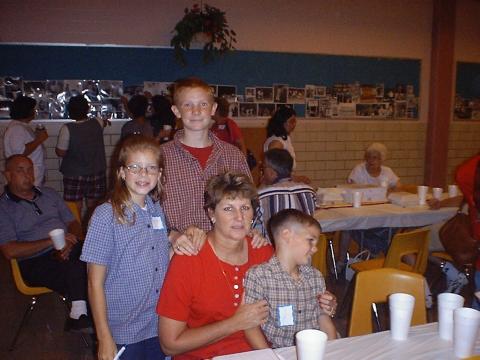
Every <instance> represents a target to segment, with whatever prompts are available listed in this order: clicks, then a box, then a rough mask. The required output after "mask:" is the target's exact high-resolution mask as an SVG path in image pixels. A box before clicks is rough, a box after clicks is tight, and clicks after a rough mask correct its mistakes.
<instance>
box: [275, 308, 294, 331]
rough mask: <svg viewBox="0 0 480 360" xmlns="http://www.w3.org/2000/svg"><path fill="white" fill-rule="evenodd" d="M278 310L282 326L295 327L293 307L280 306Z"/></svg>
mask: <svg viewBox="0 0 480 360" xmlns="http://www.w3.org/2000/svg"><path fill="white" fill-rule="evenodd" d="M277 310H278V321H279V323H280V326H289V325H294V322H293V305H285V306H279V307H278V308H277Z"/></svg>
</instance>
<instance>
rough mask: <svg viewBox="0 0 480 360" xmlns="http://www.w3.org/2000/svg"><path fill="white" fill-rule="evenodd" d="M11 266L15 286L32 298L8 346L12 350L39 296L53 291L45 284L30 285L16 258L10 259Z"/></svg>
mask: <svg viewBox="0 0 480 360" xmlns="http://www.w3.org/2000/svg"><path fill="white" fill-rule="evenodd" d="M10 266H11V268H12V276H13V281H14V282H15V286H16V288H17V290H18V291H19V292H20V293H22V294H23V295H27V296H31V299H30V303H29V304H28V306H27V309H26V310H25V313H24V315H23V318H22V321H21V322H20V326H19V327H18V329H17V332H16V333H15V336H14V338H13V340H12V343H11V344H10V347H9V348H8V351H12V350H13V349H14V348H15V345H16V343H17V340H18V337H19V336H20V333H21V331H22V329H23V327H24V326H25V325H26V324H27V322H28V319H29V318H30V315H31V314H32V312H33V310H34V309H35V305H36V304H37V298H38V297H39V296H41V295H44V294H49V293H51V292H53V291H52V290H50V289H49V288H46V287H43V286H35V287H34V286H28V285H27V284H26V283H25V281H24V280H23V277H22V273H21V272H20V268H19V266H18V262H17V260H16V259H12V260H10Z"/></svg>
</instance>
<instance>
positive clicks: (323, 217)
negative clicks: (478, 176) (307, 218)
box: [314, 204, 457, 232]
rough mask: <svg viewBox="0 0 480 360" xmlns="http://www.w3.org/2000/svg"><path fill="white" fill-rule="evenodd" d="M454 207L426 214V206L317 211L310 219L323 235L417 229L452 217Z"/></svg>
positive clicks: (376, 206)
mask: <svg viewBox="0 0 480 360" xmlns="http://www.w3.org/2000/svg"><path fill="white" fill-rule="evenodd" d="M456 211H457V208H456V207H447V208H441V209H438V210H430V209H429V208H428V206H415V207H401V206H398V205H393V204H377V205H365V206H362V207H360V208H353V207H345V208H331V209H318V210H316V211H315V214H314V217H315V219H317V220H318V222H319V223H320V225H321V226H322V230H323V231H324V232H331V231H337V230H362V229H372V228H377V227H390V228H391V227H418V226H425V225H431V224H435V223H439V222H442V221H445V220H448V219H450V218H451V217H452V216H453V215H455V213H456Z"/></svg>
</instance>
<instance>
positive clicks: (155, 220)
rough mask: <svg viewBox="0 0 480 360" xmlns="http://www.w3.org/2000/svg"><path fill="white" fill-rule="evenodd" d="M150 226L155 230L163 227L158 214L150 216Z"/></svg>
mask: <svg viewBox="0 0 480 360" xmlns="http://www.w3.org/2000/svg"><path fill="white" fill-rule="evenodd" d="M152 227H153V228H154V229H155V230H161V229H163V221H162V218H161V217H160V216H152Z"/></svg>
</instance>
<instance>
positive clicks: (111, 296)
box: [80, 197, 170, 344]
mask: <svg viewBox="0 0 480 360" xmlns="http://www.w3.org/2000/svg"><path fill="white" fill-rule="evenodd" d="M133 210H134V212H135V222H134V223H133V224H120V223H119V222H118V221H117V220H116V219H115V217H114V215H113V210H112V206H111V204H110V203H105V204H103V205H101V206H99V207H97V209H96V210H95V212H94V214H93V216H92V219H91V222H90V226H89V228H88V233H87V237H86V239H85V244H84V246H83V252H82V255H81V257H80V259H81V260H83V261H85V262H88V263H94V264H99V265H104V266H105V267H106V268H107V272H106V278H105V284H104V291H105V297H106V302H107V319H108V324H109V327H110V331H111V333H112V336H113V338H114V340H115V342H116V343H117V344H133V343H137V342H139V341H142V340H145V339H149V338H152V337H155V336H157V334H158V327H157V326H158V316H157V314H156V312H155V307H156V304H157V300H158V296H159V292H160V289H161V287H162V284H163V279H164V277H165V273H166V271H167V267H168V263H169V244H170V243H169V241H168V238H167V231H166V227H165V216H164V214H163V211H162V209H161V207H160V205H159V204H158V203H153V201H152V200H151V199H150V198H149V197H148V198H147V206H146V209H142V208H140V207H139V206H138V205H136V204H134V205H133ZM127 215H128V216H127V219H129V220H130V221H131V220H132V219H133V213H131V212H129V211H128V210H127ZM152 217H161V219H162V223H163V228H162V229H154V227H153V224H152Z"/></svg>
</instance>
